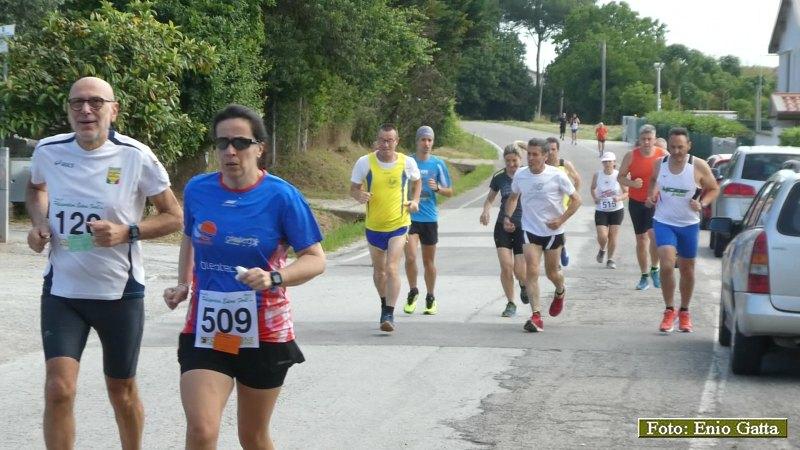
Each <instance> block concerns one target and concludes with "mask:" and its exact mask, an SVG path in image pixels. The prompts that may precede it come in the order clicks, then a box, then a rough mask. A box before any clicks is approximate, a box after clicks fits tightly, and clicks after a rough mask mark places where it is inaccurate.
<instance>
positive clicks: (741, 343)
mask: <svg viewBox="0 0 800 450" xmlns="http://www.w3.org/2000/svg"><path fill="white" fill-rule="evenodd" d="M793 169H794V170H780V171H779V172H777V173H776V174H774V175H773V176H771V177H770V178H769V179H768V180H767V181H766V183H765V184H764V185H763V186H762V187H761V190H760V191H759V192H758V194H757V195H756V196H755V198H754V199H753V202H752V204H751V205H750V207H749V208H748V210H747V212H746V213H745V215H744V218H743V220H742V222H740V223H737V222H736V221H734V220H733V219H731V218H730V217H714V218H712V219H711V221H710V222H709V228H710V229H711V230H712V231H714V232H715V233H718V234H719V235H720V236H724V237H725V238H726V239H728V238H732V240H731V241H730V244H729V245H728V247H727V248H726V249H725V252H724V254H723V256H722V272H721V275H720V276H721V278H722V280H721V281H722V283H721V284H722V287H721V290H720V307H719V334H718V336H717V338H718V340H719V343H720V345H723V346H731V351H732V355H731V370H732V371H733V373H736V374H756V373H758V372H760V370H761V359H762V356H763V355H764V353H765V352H766V350H767V349H768V348H769V345H770V343H771V342H774V343H776V344H778V345H782V346H785V347H792V348H798V347H800V277H798V276H797V274H798V272H797V266H795V264H796V258H797V255H800V161H799V162H797V165H796V166H795V167H794V168H793Z"/></svg>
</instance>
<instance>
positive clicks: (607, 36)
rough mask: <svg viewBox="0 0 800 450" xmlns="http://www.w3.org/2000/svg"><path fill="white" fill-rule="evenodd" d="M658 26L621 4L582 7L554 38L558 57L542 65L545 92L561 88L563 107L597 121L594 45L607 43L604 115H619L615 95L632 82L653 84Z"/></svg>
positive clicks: (659, 38) (597, 77)
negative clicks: (545, 72)
mask: <svg viewBox="0 0 800 450" xmlns="http://www.w3.org/2000/svg"><path fill="white" fill-rule="evenodd" d="M664 33H665V28H664V25H662V24H660V23H659V22H658V21H657V20H653V19H650V18H648V17H639V15H638V14H637V13H636V12H635V11H632V10H631V9H630V7H629V6H628V4H627V3H624V2H623V3H607V4H605V5H603V6H601V7H597V6H594V5H588V6H582V7H580V8H577V9H576V10H574V11H573V12H572V13H570V15H569V16H568V17H567V20H566V22H565V25H564V27H563V29H562V30H561V31H560V32H559V33H558V34H557V35H556V36H555V37H554V41H555V43H556V50H557V52H558V56H557V57H556V59H555V61H553V63H552V64H550V66H549V67H548V70H547V79H548V80H550V81H549V86H550V92H551V93H552V94H553V97H555V94H556V92H557V90H560V89H564V92H565V96H566V106H567V109H568V110H571V111H576V112H578V113H579V115H580V116H581V118H582V119H584V120H589V121H594V120H598V119H601V118H600V117H599V113H600V97H601V86H600V79H601V72H600V70H601V68H600V51H599V48H600V44H601V43H602V42H603V41H605V42H606V46H607V58H606V60H607V80H608V85H607V89H606V104H607V105H608V106H607V108H606V117H604V118H602V119H603V120H605V121H613V120H614V119H609V118H615V117H620V114H621V112H622V111H621V109H620V108H621V104H622V103H621V101H620V96H621V95H622V93H623V92H624V91H625V90H626V89H627V88H628V87H629V86H631V85H633V84H634V83H636V82H641V83H653V84H655V70H653V63H654V62H656V61H657V60H658V56H659V55H660V54H661V53H662V52H663V50H664V48H665V47H664Z"/></svg>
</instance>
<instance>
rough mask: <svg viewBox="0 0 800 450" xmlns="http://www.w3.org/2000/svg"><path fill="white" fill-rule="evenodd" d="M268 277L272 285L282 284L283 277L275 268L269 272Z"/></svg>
mask: <svg viewBox="0 0 800 450" xmlns="http://www.w3.org/2000/svg"><path fill="white" fill-rule="evenodd" d="M269 279H270V281H272V286H280V285H282V284H283V277H282V276H281V273H280V272H278V271H277V270H275V271H272V272H270V273H269Z"/></svg>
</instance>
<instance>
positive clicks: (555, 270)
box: [503, 138, 581, 332]
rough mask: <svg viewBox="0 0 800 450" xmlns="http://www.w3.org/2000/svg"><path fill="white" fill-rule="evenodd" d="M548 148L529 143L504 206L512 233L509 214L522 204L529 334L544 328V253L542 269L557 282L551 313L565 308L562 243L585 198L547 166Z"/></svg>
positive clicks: (540, 142)
mask: <svg viewBox="0 0 800 450" xmlns="http://www.w3.org/2000/svg"><path fill="white" fill-rule="evenodd" d="M548 152H549V146H548V145H547V143H546V142H545V141H543V140H541V139H536V138H534V139H531V140H530V141H528V167H523V168H521V169H519V170H517V173H516V174H515V175H514V180H513V181H512V183H511V191H512V194H511V195H510V196H509V197H508V201H506V206H505V217H504V218H503V221H504V222H503V225H504V226H505V229H506V231H513V229H514V223H513V221H512V220H511V217H512V215H513V213H514V210H515V209H516V207H517V202H521V205H522V230H523V231H524V234H523V236H524V239H525V244H524V246H523V253H524V255H525V265H526V269H527V274H526V275H527V276H526V281H525V288H526V290H527V291H528V298H530V301H531V312H532V314H531V318H530V319H528V321H527V322H525V326H524V329H525V330H526V331H530V332H537V331H542V330H543V329H544V324H543V323H542V316H541V312H540V307H541V304H540V299H539V265H540V264H541V260H542V254H544V267H545V272H546V275H547V278H548V279H549V280H550V281H551V282H552V283H553V285H554V286H555V288H556V290H555V294H554V295H553V302H552V303H550V315H551V316H553V317H555V316H557V315H559V314H561V310H562V309H563V308H564V300H565V297H566V287H565V285H564V275H563V274H562V272H561V269H560V268H559V264H558V263H559V255H560V253H561V249H560V247H561V246H562V245H563V243H564V228H563V227H564V222H566V221H567V219H569V218H570V217H572V215H573V214H575V212H576V211H577V210H578V208H579V207H580V205H581V197H580V195H579V194H578V191H576V190H575V186H573V185H572V181H570V179H569V177H568V176H567V175H566V174H565V173H564V172H563V171H561V170H558V169H556V168H555V167H553V166H549V165H547V163H546V161H547V154H548ZM564 195H568V196H569V206H568V207H567V208H566V210H565V208H564V202H563V198H564Z"/></svg>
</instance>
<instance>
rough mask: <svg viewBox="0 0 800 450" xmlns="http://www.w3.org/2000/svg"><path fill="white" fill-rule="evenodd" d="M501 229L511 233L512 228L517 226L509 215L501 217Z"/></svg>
mask: <svg viewBox="0 0 800 450" xmlns="http://www.w3.org/2000/svg"><path fill="white" fill-rule="evenodd" d="M503 229H504V230H506V232H507V233H513V232H514V230H516V229H517V226H516V225H514V221H513V220H511V218H510V217H508V216H505V217H503Z"/></svg>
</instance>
